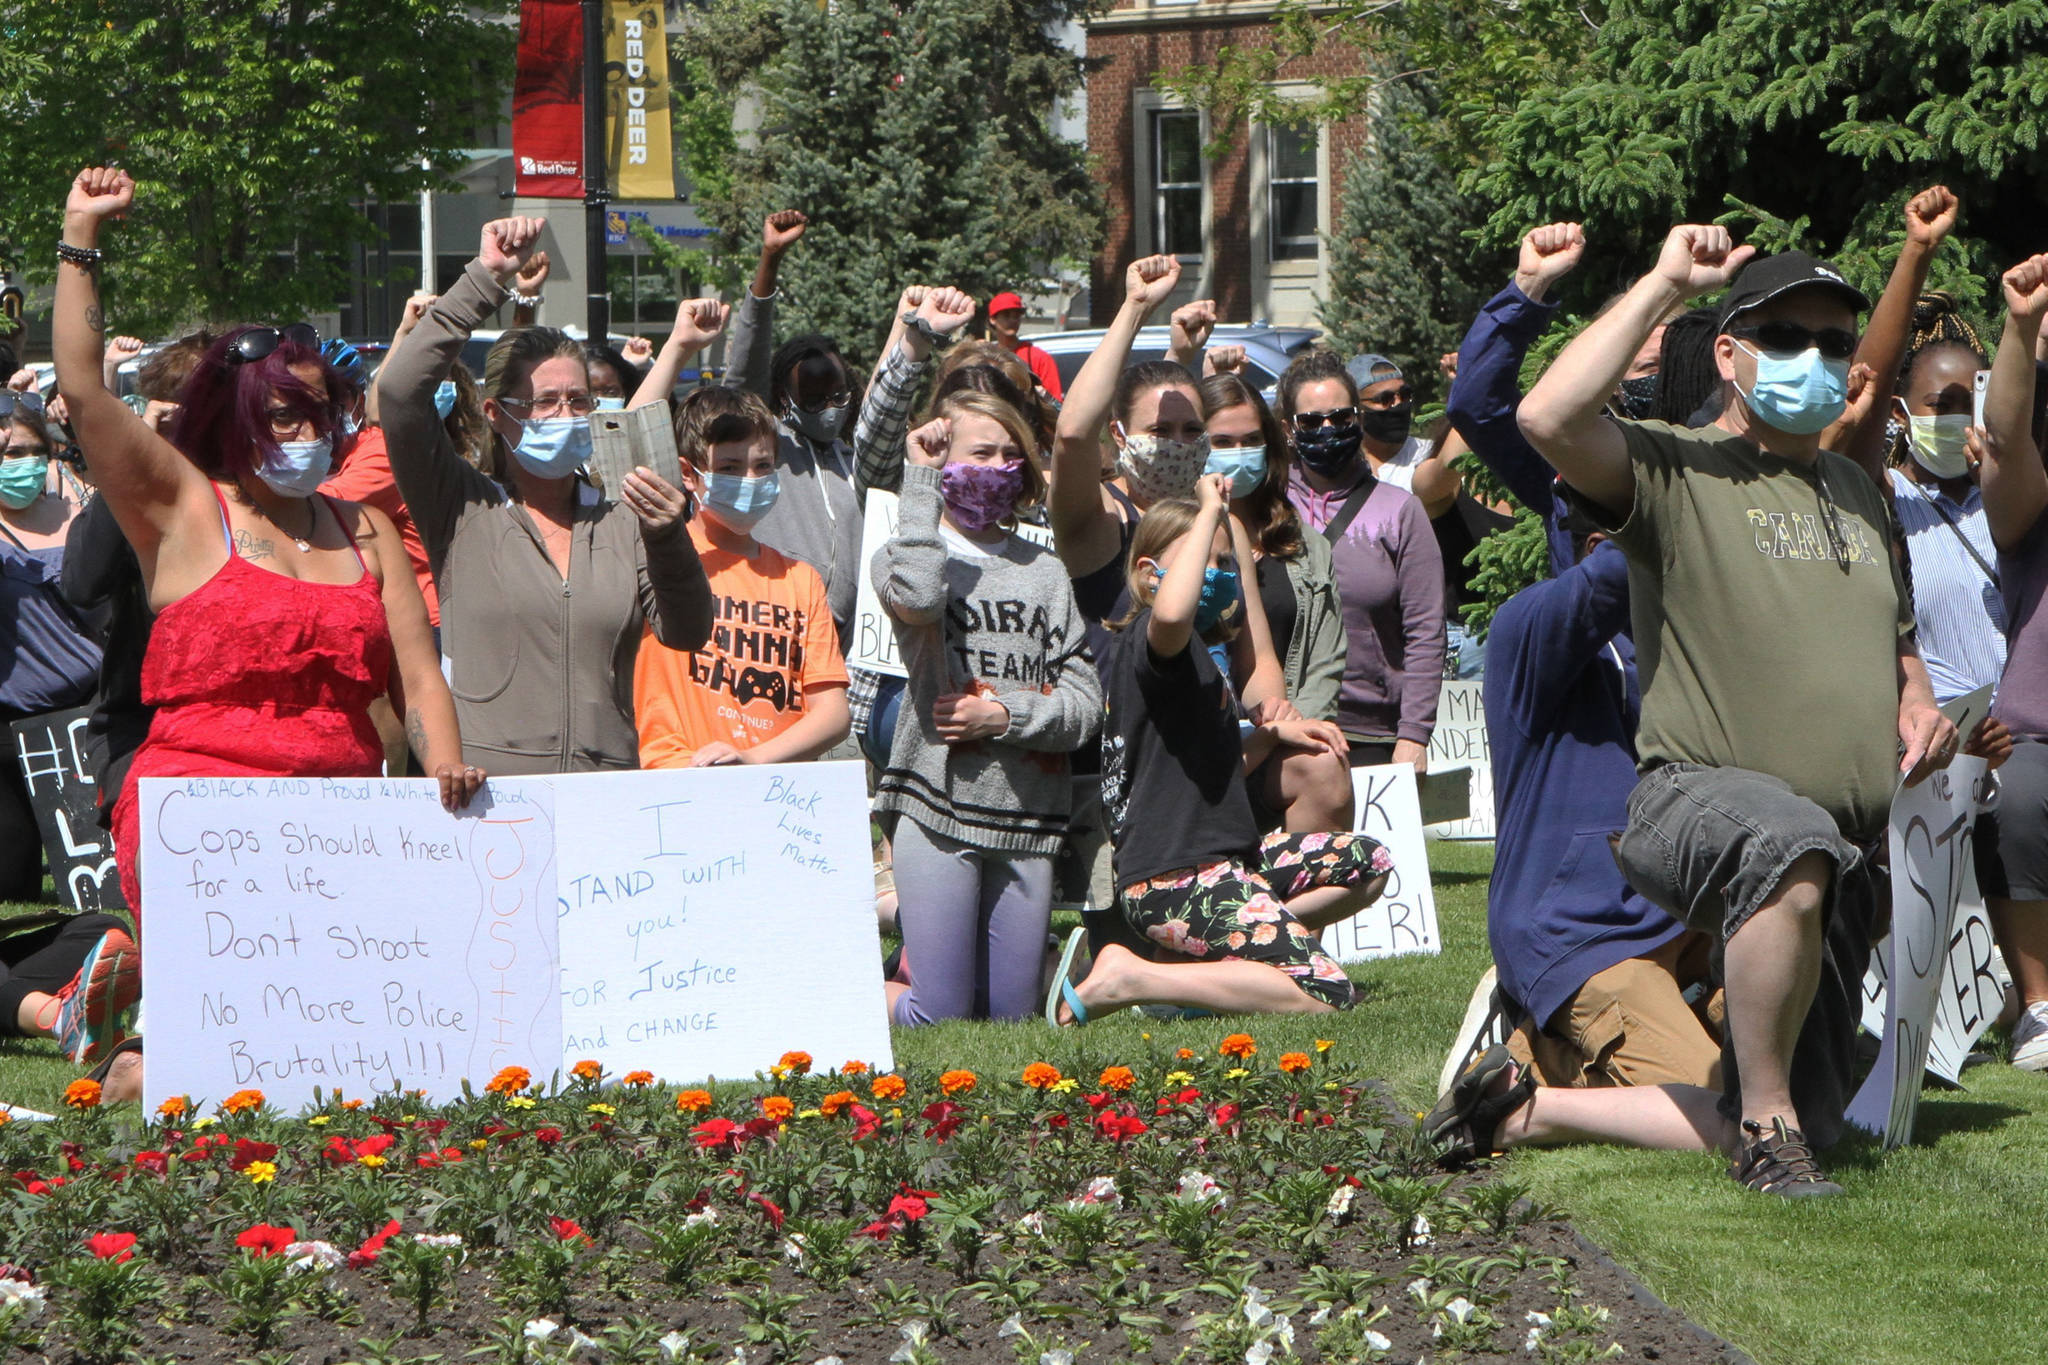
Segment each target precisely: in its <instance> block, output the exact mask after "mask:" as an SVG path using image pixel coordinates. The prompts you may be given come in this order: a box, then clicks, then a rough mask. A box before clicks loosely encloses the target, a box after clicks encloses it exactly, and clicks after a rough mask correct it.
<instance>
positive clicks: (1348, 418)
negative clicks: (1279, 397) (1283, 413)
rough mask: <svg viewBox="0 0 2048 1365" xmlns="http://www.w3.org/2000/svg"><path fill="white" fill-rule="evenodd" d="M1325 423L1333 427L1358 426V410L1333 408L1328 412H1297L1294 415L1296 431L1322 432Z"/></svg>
mask: <svg viewBox="0 0 2048 1365" xmlns="http://www.w3.org/2000/svg"><path fill="white" fill-rule="evenodd" d="M1325 422H1328V423H1329V424H1330V425H1331V426H1333V427H1351V426H1357V425H1358V409H1357V408H1331V409H1330V410H1329V411H1328V412H1297V413H1295V414H1294V429H1295V430H1296V431H1321V430H1322V428H1323V423H1325Z"/></svg>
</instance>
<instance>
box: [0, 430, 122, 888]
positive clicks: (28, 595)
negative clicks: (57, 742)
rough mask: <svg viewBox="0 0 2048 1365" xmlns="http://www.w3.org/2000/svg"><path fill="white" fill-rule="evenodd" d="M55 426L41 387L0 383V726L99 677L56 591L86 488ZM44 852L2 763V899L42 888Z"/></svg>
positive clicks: (95, 645)
mask: <svg viewBox="0 0 2048 1365" xmlns="http://www.w3.org/2000/svg"><path fill="white" fill-rule="evenodd" d="M53 435H54V433H53V431H52V429H51V428H50V426H49V423H48V419H47V417H46V416H45V414H44V411H43V398H42V395H41V394H39V393H36V392H35V391H33V390H30V391H28V392H25V393H18V392H16V391H14V390H12V389H9V390H6V391H4V392H0V442H4V443H0V733H5V727H6V726H8V725H11V724H12V723H14V722H15V721H17V720H21V719H23V718H24V717H27V716H33V715H37V714H40V713H41V712H44V711H61V710H63V709H64V708H66V707H70V706H77V705H79V704H81V703H82V702H85V701H88V700H90V699H91V697H92V693H93V688H94V686H95V685H96V684H97V683H98V682H99V673H100V646H99V641H98V640H97V639H96V638H95V637H94V636H93V634H92V632H91V631H90V630H89V629H88V628H87V624H86V622H85V620H84V618H82V617H81V616H80V615H79V613H78V612H77V611H76V610H74V609H73V608H72V607H71V605H70V604H69V603H67V602H65V601H64V600H63V598H62V596H61V595H60V594H59V592H58V577H59V574H60V573H61V572H62V569H63V563H64V533H65V531H66V530H67V529H68V528H69V527H70V525H71V520H72V518H73V517H75V516H77V515H78V512H79V509H80V508H81V507H82V506H83V505H84V503H85V492H84V489H83V488H81V487H80V485H79V483H78V480H77V479H75V478H73V477H72V476H71V474H70V471H68V470H66V469H65V468H64V467H63V466H62V465H59V464H54V463H52V461H51V458H50V453H51V451H52V450H53V449H54V448H55V443H54V441H53V439H52V437H53ZM42 853H43V847H42V838H41V836H40V835H39V834H38V833H37V832H36V817H35V811H34V808H33V807H31V806H30V804H29V799H28V789H27V788H26V786H24V785H23V782H22V777H21V768H20V766H19V765H18V764H15V763H13V762H11V761H10V762H8V763H6V764H0V900H35V899H36V898H37V897H38V896H39V895H40V894H41V891H42V881H43V866H42V863H43V859H42Z"/></svg>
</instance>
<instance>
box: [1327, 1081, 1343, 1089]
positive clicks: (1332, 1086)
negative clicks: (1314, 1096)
mask: <svg viewBox="0 0 2048 1365" xmlns="http://www.w3.org/2000/svg"><path fill="white" fill-rule="evenodd" d="M1342 1088H1343V1087H1341V1086H1339V1085H1338V1084H1337V1083H1336V1082H1335V1081H1324V1082H1323V1089H1325V1090H1339V1089H1342Z"/></svg>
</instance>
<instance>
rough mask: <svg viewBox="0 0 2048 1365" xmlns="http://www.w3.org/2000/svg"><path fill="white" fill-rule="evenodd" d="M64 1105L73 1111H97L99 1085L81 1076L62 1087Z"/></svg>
mask: <svg viewBox="0 0 2048 1365" xmlns="http://www.w3.org/2000/svg"><path fill="white" fill-rule="evenodd" d="M64 1103H65V1104H67V1105H69V1106H70V1107H71V1108H73V1109H97V1108H99V1103H100V1083H99V1082H98V1081H95V1080H92V1079H91V1078H89V1077H85V1076H81V1077H79V1078H78V1079H77V1080H75V1081H73V1082H72V1083H71V1084H70V1085H67V1086H65V1087H64Z"/></svg>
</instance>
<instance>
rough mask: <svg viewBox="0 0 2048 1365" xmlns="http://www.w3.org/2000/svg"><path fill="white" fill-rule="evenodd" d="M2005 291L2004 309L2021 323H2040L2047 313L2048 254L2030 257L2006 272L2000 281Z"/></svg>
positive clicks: (2036, 324)
mask: <svg viewBox="0 0 2048 1365" xmlns="http://www.w3.org/2000/svg"><path fill="white" fill-rule="evenodd" d="M1999 284H2000V287H2001V288H2002V289H2003V291H2004V293H2005V310H2006V311H2007V312H2008V313H2011V314H2012V315H2013V317H2014V318H2016V319H2018V320H2019V321H2021V322H2025V323H2030V324H2032V325H2033V326H2035V327H2039V326H2040V325H2041V315H2042V314H2043V313H2048V255H2041V256H2029V257H2028V258H2027V259H2026V260H2024V261H2021V262H2020V263H2019V264H2018V265H2016V266H2014V267H2013V268H2012V269H2010V270H2008V271H2006V272H2005V278H2004V279H2003V280H2001V281H2000V282H1999Z"/></svg>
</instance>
